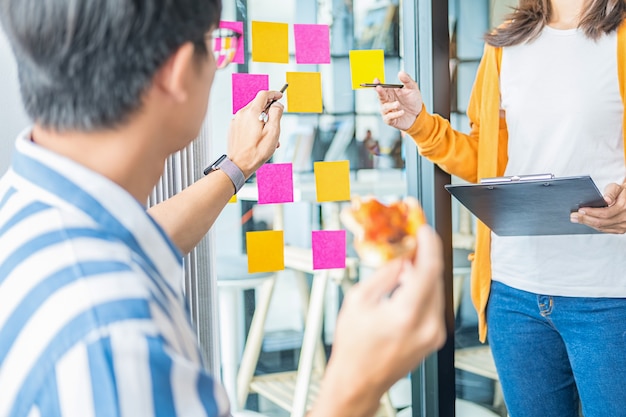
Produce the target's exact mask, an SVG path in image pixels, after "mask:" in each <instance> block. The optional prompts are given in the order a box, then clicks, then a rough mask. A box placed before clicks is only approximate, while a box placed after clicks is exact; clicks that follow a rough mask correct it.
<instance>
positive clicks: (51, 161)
mask: <svg viewBox="0 0 626 417" xmlns="http://www.w3.org/2000/svg"><path fill="white" fill-rule="evenodd" d="M29 137H30V132H25V133H24V134H22V135H20V137H19V138H18V140H17V142H16V149H15V153H14V157H13V160H12V164H11V167H10V168H9V170H8V171H7V173H6V174H5V175H4V176H3V177H2V179H1V180H0V417H9V416H11V417H21V416H28V417H31V416H63V417H72V416H77V417H92V416H93V417H100V416H129V417H138V416H227V415H229V411H228V410H229V407H228V401H227V398H226V395H225V393H224V390H223V388H222V387H221V385H219V384H218V383H216V382H215V381H214V379H213V378H212V377H211V375H209V373H208V372H207V371H206V370H205V368H204V367H203V363H202V358H201V355H200V351H199V349H198V346H197V340H196V336H195V333H194V331H193V328H192V326H191V323H190V321H189V314H188V310H187V307H186V303H185V298H184V296H183V291H182V282H183V280H182V275H183V269H182V256H181V254H180V253H179V252H178V250H177V249H176V248H175V247H174V246H173V244H172V242H171V241H170V240H169V239H168V237H167V236H166V235H165V234H164V232H163V230H162V229H161V228H160V227H159V226H158V225H157V224H156V223H155V222H154V221H153V220H152V219H151V217H150V216H149V215H148V214H147V213H146V211H145V207H144V206H142V205H141V204H140V203H139V202H137V201H136V200H135V199H134V198H133V197H132V196H131V195H130V194H128V193H127V192H126V191H125V190H124V189H122V188H121V187H119V186H118V185H116V184H115V183H113V182H111V181H110V180H108V179H107V178H105V177H102V176H101V175H99V174H97V173H94V172H92V171H90V170H88V169H86V168H85V167H83V166H81V165H78V164H76V163H75V162H73V161H70V160H68V159H66V158H64V157H61V156H59V155H57V154H54V153H52V152H50V151H48V150H46V149H43V148H41V147H40V146H38V145H36V144H34V143H32V142H31V141H30V140H29Z"/></svg>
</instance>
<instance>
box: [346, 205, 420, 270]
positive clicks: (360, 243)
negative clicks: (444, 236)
mask: <svg viewBox="0 0 626 417" xmlns="http://www.w3.org/2000/svg"><path fill="white" fill-rule="evenodd" d="M341 220H342V222H343V224H344V225H345V226H346V228H347V229H348V230H350V231H351V232H352V233H353V234H354V248H355V249H356V251H357V253H358V255H359V257H360V258H361V261H362V262H363V263H364V264H366V265H370V266H374V267H376V266H379V265H381V264H383V263H385V262H387V261H389V260H391V259H394V258H397V257H401V256H406V257H409V258H411V259H412V258H413V257H414V256H415V250H416V248H417V238H416V233H417V229H418V228H419V227H420V226H421V225H423V224H425V223H426V218H425V217H424V212H423V211H422V208H421V206H420V204H419V202H418V201H417V200H416V199H415V198H413V197H407V198H405V199H404V200H402V201H396V202H393V203H391V204H389V205H386V204H383V203H381V202H380V201H378V200H377V199H375V198H373V197H372V198H367V199H363V200H362V199H361V198H359V197H354V198H353V199H352V204H351V206H350V207H346V208H345V209H343V210H342V212H341Z"/></svg>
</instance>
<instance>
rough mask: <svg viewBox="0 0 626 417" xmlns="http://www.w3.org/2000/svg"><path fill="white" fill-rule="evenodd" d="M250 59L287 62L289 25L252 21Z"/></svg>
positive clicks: (279, 62)
mask: <svg viewBox="0 0 626 417" xmlns="http://www.w3.org/2000/svg"><path fill="white" fill-rule="evenodd" d="M252 60H253V61H254V62H275V63H278V64H287V63H289V25H288V24H287V23H272V22H259V21H252Z"/></svg>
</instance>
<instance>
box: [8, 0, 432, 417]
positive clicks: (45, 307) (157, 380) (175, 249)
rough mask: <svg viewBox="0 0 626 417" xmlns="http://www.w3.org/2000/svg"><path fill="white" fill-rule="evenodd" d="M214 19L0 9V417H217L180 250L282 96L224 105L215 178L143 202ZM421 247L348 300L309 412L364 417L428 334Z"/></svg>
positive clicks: (186, 135)
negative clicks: (226, 127) (7, 88)
mask: <svg viewBox="0 0 626 417" xmlns="http://www.w3.org/2000/svg"><path fill="white" fill-rule="evenodd" d="M220 12H221V3H220V1H219V0H177V1H167V0H144V1H142V2H131V1H120V0H118V1H113V0H94V1H90V2H80V1H72V0H54V1H41V0H0V20H1V23H2V25H3V28H4V30H5V31H6V33H7V35H8V38H9V39H10V41H11V44H12V46H13V50H14V52H15V56H16V59H17V62H18V67H19V71H20V83H21V91H22V95H23V100H24V104H25V108H26V111H27V112H28V114H29V115H30V117H31V118H32V120H33V126H32V127H31V128H29V129H27V130H25V131H24V132H23V134H21V135H20V136H19V137H18V138H17V141H16V147H15V153H14V156H13V160H12V164H11V167H10V168H9V170H8V172H7V173H6V174H5V175H4V176H3V177H2V179H1V180H0V417H9V416H11V417H22V416H29V417H30V416H64V417H65V416H68V417H69V416H80V417H86V416H129V417H131V416H132V417H135V416H215V417H218V416H227V415H229V411H228V410H229V406H228V399H227V398H226V396H225V394H224V390H223V389H222V388H221V386H220V385H219V383H218V382H217V381H216V380H214V379H213V377H212V376H211V375H210V374H209V373H208V372H207V371H206V369H205V368H204V367H203V363H202V358H201V356H200V352H199V349H198V347H197V340H196V337H195V334H194V331H193V328H192V326H191V325H190V322H189V315H188V311H187V309H186V306H185V301H184V300H185V299H184V297H183V294H182V274H183V272H182V254H183V253H185V252H187V251H189V250H190V249H192V248H193V246H194V245H195V244H197V243H198V241H199V240H200V239H201V238H202V236H203V235H204V234H206V232H207V231H208V229H209V228H210V227H211V225H212V224H213V222H214V220H215V218H216V217H217V216H218V215H219V213H220V211H221V209H222V208H223V207H224V206H225V204H226V203H227V202H228V200H229V199H230V197H232V195H233V193H234V192H236V191H237V190H238V187H240V186H241V181H242V178H243V179H245V178H247V177H249V176H250V175H252V173H253V172H254V171H255V170H256V169H257V168H259V167H260V166H261V165H262V164H263V163H264V162H265V161H267V160H268V159H269V158H270V156H271V155H272V153H273V151H274V150H275V149H276V147H277V146H278V137H279V131H280V125H279V122H280V117H281V115H282V111H283V108H282V105H280V104H279V103H276V104H273V105H272V106H271V107H270V109H269V118H268V119H267V120H266V121H259V120H258V115H259V114H260V113H261V111H263V109H264V108H265V106H266V105H267V104H268V103H270V102H272V101H273V100H275V99H279V98H280V97H281V93H280V92H276V91H263V92H260V93H259V94H258V95H257V97H256V98H255V99H254V100H253V101H252V102H251V103H250V104H249V105H248V106H246V107H245V108H243V109H242V110H241V111H240V112H238V113H237V115H236V116H235V118H234V120H233V122H232V124H231V130H230V133H229V138H228V140H229V154H228V157H227V158H226V160H225V162H224V164H225V165H222V166H221V167H220V168H221V169H219V170H217V171H216V173H214V174H211V175H207V176H206V177H204V178H203V179H201V180H199V181H197V182H196V183H195V184H194V185H193V186H191V187H189V188H188V189H186V190H185V191H183V192H182V193H179V194H178V195H177V196H175V197H173V198H172V199H170V200H168V201H166V202H164V203H162V204H160V205H158V206H155V207H153V208H151V209H150V210H149V211H148V212H146V210H145V208H144V202H145V201H146V200H147V198H148V196H149V194H150V192H151V190H152V188H153V187H154V185H155V184H156V182H157V181H158V179H159V177H160V174H161V171H162V167H163V164H164V161H165V159H166V158H167V156H168V155H170V154H171V153H173V152H175V151H177V150H179V149H181V148H183V147H184V146H186V145H187V144H188V143H189V142H190V141H191V140H193V138H194V137H195V136H196V135H197V133H198V131H199V129H200V126H201V124H202V121H203V118H204V115H205V113H206V106H207V102H208V95H209V90H210V87H211V83H212V80H213V76H214V73H215V70H216V67H217V65H220V66H224V65H225V64H227V61H228V59H224V57H223V56H219V53H220V49H219V48H218V47H217V46H218V45H219V42H220V40H219V39H218V38H217V37H218V36H225V35H224V34H223V33H221V32H220V33H219V34H218V33H215V32H213V29H215V28H216V27H217V24H218V22H219V17H220ZM235 40H236V36H235V37H233V39H230V41H232V42H234V41H235ZM419 239H420V249H419V253H418V254H417V258H419V260H420V262H419V263H418V264H417V265H415V264H413V263H410V262H401V261H397V262H391V263H390V264H389V265H386V266H385V267H383V268H381V270H379V271H377V273H376V275H375V276H374V277H373V279H371V280H369V281H368V282H367V283H364V284H362V285H359V286H357V287H356V288H355V290H354V291H353V292H352V293H351V294H349V295H348V297H346V302H345V305H344V308H343V309H342V313H341V315H340V319H339V321H338V323H337V332H338V336H337V341H336V344H335V346H334V348H333V354H332V355H331V359H330V362H329V366H328V371H327V375H326V377H325V382H324V385H323V388H322V390H321V392H320V395H319V397H318V401H317V405H316V407H315V410H314V411H313V412H312V413H311V414H312V415H313V416H326V417H332V416H340V415H346V414H350V415H353V416H369V415H372V413H373V412H374V411H375V409H376V408H377V404H378V399H379V398H380V396H381V394H382V393H383V392H385V391H386V390H387V389H388V388H389V387H390V386H391V384H393V383H394V382H395V381H396V380H397V379H398V378H400V377H401V376H403V375H405V374H406V373H407V372H408V371H409V370H410V369H412V368H413V367H414V366H415V365H416V364H417V363H418V362H419V360H420V359H421V358H422V357H423V356H424V355H425V354H427V353H428V352H430V351H431V350H432V349H434V348H436V347H437V346H438V345H440V344H441V343H442V342H443V338H444V329H443V317H442V302H441V301H442V295H441V292H442V290H441V282H440V279H439V277H440V274H441V269H442V265H441V253H440V251H441V248H440V243H439V241H438V238H437V237H436V235H435V234H434V233H433V232H432V230H430V228H428V227H424V228H422V230H421V231H420V236H419ZM399 282H402V286H401V287H400V288H399V289H397V290H396V291H394V293H393V296H392V297H388V296H387V294H388V293H389V292H390V291H391V290H392V289H393V288H395V287H397V286H398V283H399ZM374 357H375V358H376V361H374V362H376V364H372V362H373V361H372V358H374ZM364 369H365V370H364ZM359 381H363V383H358V382H359Z"/></svg>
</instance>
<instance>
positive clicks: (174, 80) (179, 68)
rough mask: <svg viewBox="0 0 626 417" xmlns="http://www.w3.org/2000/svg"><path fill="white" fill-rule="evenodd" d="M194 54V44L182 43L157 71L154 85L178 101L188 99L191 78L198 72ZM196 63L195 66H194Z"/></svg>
mask: <svg viewBox="0 0 626 417" xmlns="http://www.w3.org/2000/svg"><path fill="white" fill-rule="evenodd" d="M195 60H196V57H195V55H194V46H193V44H192V43H191V42H186V43H184V44H183V45H181V46H180V47H179V48H178V49H177V50H176V51H175V52H174V53H173V54H172V55H171V56H170V57H169V58H168V59H167V61H165V64H163V66H162V67H161V68H160V69H159V70H158V71H157V73H156V75H155V77H154V85H155V87H157V88H158V89H159V90H160V91H161V92H162V93H163V94H165V95H167V96H169V97H171V98H172V99H173V100H175V101H177V102H183V101H185V100H187V97H188V95H189V91H188V88H190V86H191V84H190V82H189V81H190V80H191V79H192V78H190V77H192V76H193V75H194V71H195V72H197V71H198V69H197V68H196V67H197V62H195ZM194 65H195V66H194Z"/></svg>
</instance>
